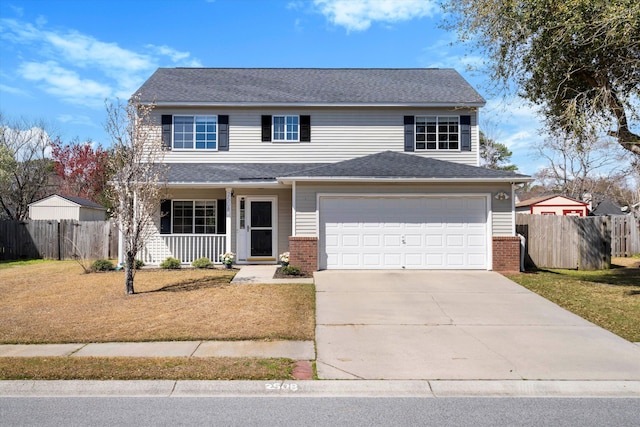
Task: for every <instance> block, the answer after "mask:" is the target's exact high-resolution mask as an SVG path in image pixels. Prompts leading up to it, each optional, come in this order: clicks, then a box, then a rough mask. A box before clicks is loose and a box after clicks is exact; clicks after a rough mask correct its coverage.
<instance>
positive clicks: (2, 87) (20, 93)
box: [0, 84, 29, 96]
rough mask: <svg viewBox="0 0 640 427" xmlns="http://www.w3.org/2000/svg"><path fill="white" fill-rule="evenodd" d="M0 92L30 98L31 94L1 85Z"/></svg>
mask: <svg viewBox="0 0 640 427" xmlns="http://www.w3.org/2000/svg"><path fill="white" fill-rule="evenodd" d="M0 92H6V93H11V94H13V95H22V96H29V93H27V92H26V91H24V90H22V89H18V88H16V87H12V86H7V85H3V84H0Z"/></svg>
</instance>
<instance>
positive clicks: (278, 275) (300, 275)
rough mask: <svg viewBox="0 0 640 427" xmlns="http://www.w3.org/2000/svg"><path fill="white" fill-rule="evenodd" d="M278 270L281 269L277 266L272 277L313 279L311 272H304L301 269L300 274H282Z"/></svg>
mask: <svg viewBox="0 0 640 427" xmlns="http://www.w3.org/2000/svg"><path fill="white" fill-rule="evenodd" d="M280 270H282V267H278V269H277V270H276V272H275V274H274V275H273V278H274V279H313V273H305V272H304V271H303V272H300V274H298V275H296V276H294V275H291V274H284V273H282V272H281V271H280Z"/></svg>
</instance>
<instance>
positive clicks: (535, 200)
mask: <svg viewBox="0 0 640 427" xmlns="http://www.w3.org/2000/svg"><path fill="white" fill-rule="evenodd" d="M554 197H559V198H562V199H566V200H568V201H570V202H572V204H576V203H578V204H581V205H585V206H586V205H587V204H586V203H584V202H581V201H580V200H576V199H572V198H571V197H567V196H562V195H560V194H552V195H550V196H541V197H534V198H531V199H527V200H523V201H521V202H519V203H516V208H523V207H527V206H531V205H537V204H538V203H542V202H545V201H547V200H549V199H553V198H554Z"/></svg>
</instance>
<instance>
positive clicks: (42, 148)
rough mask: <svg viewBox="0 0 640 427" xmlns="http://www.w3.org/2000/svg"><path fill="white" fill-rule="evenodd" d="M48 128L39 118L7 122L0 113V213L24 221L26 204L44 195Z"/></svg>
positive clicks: (48, 169)
mask: <svg viewBox="0 0 640 427" xmlns="http://www.w3.org/2000/svg"><path fill="white" fill-rule="evenodd" d="M50 131H51V129H49V127H48V126H47V124H46V123H45V122H44V121H42V120H28V119H21V120H15V121H12V122H8V121H6V120H5V118H4V116H3V115H2V114H1V113H0V208H1V209H2V213H1V214H0V216H4V217H7V218H9V219H13V220H19V221H22V220H25V219H27V218H28V217H29V203H32V202H35V201H36V200H38V199H39V198H41V197H43V196H45V195H47V194H46V193H47V184H48V182H49V178H50V176H51V175H52V172H53V166H52V163H51V160H50V159H48V158H47V154H48V152H49V150H50V146H51V136H50Z"/></svg>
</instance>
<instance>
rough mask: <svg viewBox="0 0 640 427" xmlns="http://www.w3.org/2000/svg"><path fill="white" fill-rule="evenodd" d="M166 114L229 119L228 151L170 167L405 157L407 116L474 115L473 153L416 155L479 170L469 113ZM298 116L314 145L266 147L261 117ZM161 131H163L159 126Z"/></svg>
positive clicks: (180, 155)
mask: <svg viewBox="0 0 640 427" xmlns="http://www.w3.org/2000/svg"><path fill="white" fill-rule="evenodd" d="M154 114H156V115H157V116H158V117H157V118H156V120H157V123H160V118H159V116H160V115H161V114H181V115H182V114H217V115H220V114H224V115H229V151H207V150H172V151H169V152H166V153H165V158H164V161H165V162H167V163H206V162H212V163H213V162H216V163H237V162H254V163H257V162H267V163H269V162H273V163H288V162H289V163H308V162H337V161H341V160H347V159H351V158H354V157H360V156H365V155H368V154H374V153H379V152H381V151H386V150H390V151H398V152H402V151H404V123H403V118H404V116H405V115H455V116H459V115H470V116H471V125H472V132H471V151H459V150H441V151H440V150H430V151H426V150H425V151H416V152H414V154H418V155H421V156H425V157H432V158H436V159H441V160H447V161H452V162H459V163H463V164H468V165H472V166H477V165H478V127H477V113H476V111H475V110H469V109H433V108H300V109H298V108H286V109H259V108H233V109H231V108H225V109H194V108H190V109H178V108H176V109H172V110H167V109H159V108H158V109H157V110H156V111H155V113H154ZM263 114H266V115H277V114H297V115H310V116H311V142H294V143H292V142H262V138H261V116H262V115H263ZM158 127H159V125H158Z"/></svg>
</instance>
